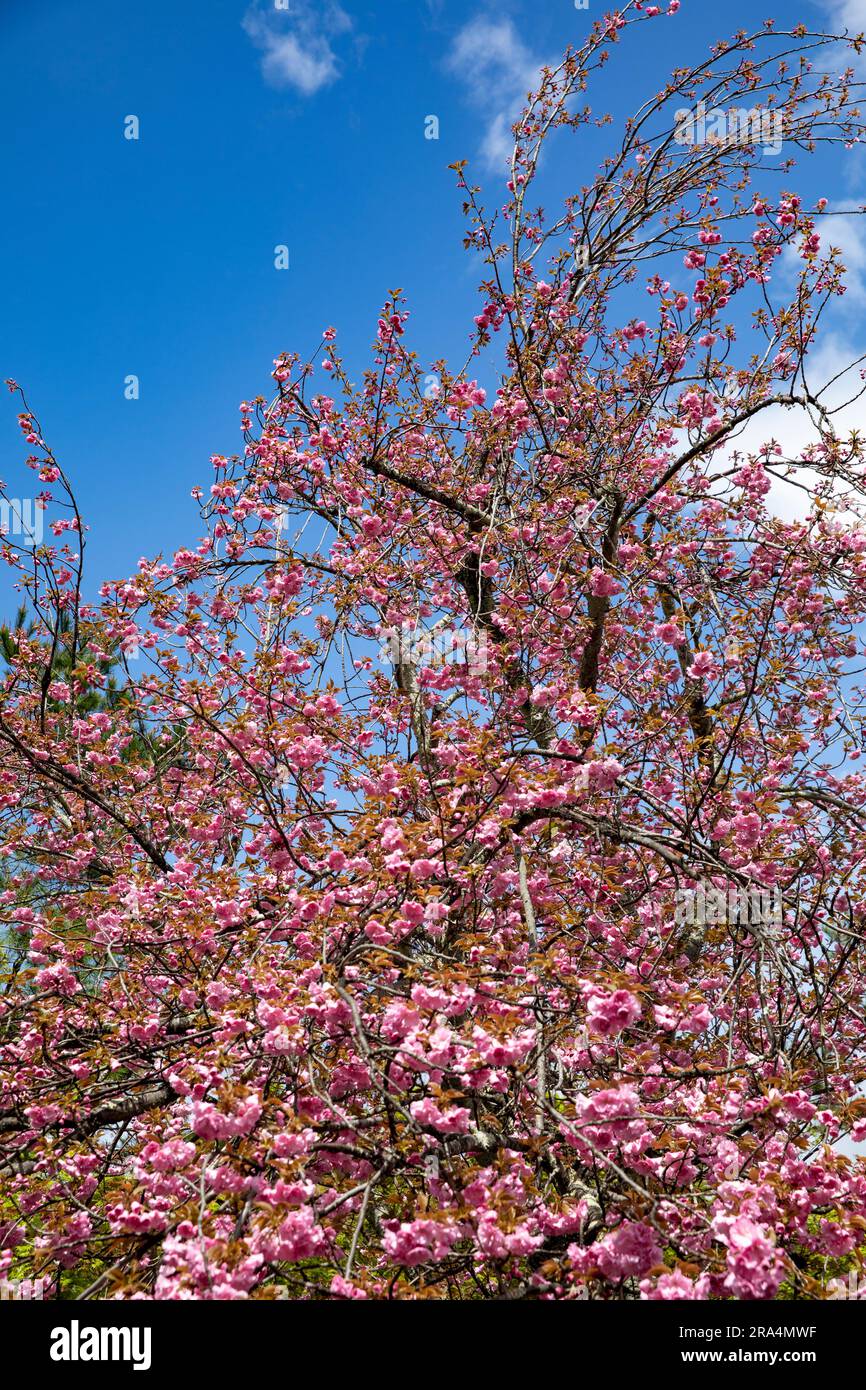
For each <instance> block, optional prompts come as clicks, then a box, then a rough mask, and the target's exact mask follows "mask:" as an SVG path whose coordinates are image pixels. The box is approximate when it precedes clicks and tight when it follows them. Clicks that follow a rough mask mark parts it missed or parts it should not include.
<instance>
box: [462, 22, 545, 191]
mask: <svg viewBox="0 0 866 1390" xmlns="http://www.w3.org/2000/svg"><path fill="white" fill-rule="evenodd" d="M446 67H447V68H448V70H449V72H452V73H453V74H454V76H455V77H457V78H458V79H459V80H460V81H461V82H462V83H463V85H464V87H465V88H466V92H467V95H468V96H469V99H470V101H472V102H473V104H474V105H475V106H477V107H478V108H479V110H481V111H482V112H483V113H484V115H485V117H486V120H487V130H486V132H485V135H484V139H483V140H482V143H481V154H482V157H483V158H484V160H485V161H486V162H487V163H488V164H490V165H492V166H496V167H499V168H501V166H502V165H503V164H504V163H505V162H507V160H508V159H509V158H510V156H511V151H512V148H513V145H514V140H513V137H512V135H511V125H512V122H513V121H514V120H515V119H516V117H517V115H518V114H519V111H520V107H521V105H522V103H523V100H524V98H525V97H526V94H527V93H528V92H529V91H530V90H531V89H532V88H533V87H535V86H536V85H537V82H538V78H539V74H540V70H541V63H540V62H539V61H538V59H536V58H533V56H532V54H531V53H530V51H529V49H528V48H527V47H526V45H525V44H524V42H523V40H522V39H521V37H520V35H519V34H518V33H517V30H516V29H515V27H514V24H513V23H512V21H511V20H510V19H491V18H488V17H487V16H484V15H479V16H477V17H476V18H475V19H472V20H470V21H469V23H468V24H465V25H464V26H463V28H462V29H461V30H460V32H459V33H458V34H457V36H456V37H455V39H454V42H453V43H452V45H451V49H450V52H449V54H448V57H447V59H446Z"/></svg>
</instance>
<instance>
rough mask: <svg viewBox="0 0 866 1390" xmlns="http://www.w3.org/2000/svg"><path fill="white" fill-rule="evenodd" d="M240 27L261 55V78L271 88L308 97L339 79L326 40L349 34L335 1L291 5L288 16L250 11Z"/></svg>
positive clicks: (300, 1) (257, 8) (303, 0)
mask: <svg viewBox="0 0 866 1390" xmlns="http://www.w3.org/2000/svg"><path fill="white" fill-rule="evenodd" d="M242 24H243V27H244V29H245V31H246V33H247V34H248V35H249V37H250V38H251V39H252V41H253V43H254V44H255V45H256V47H257V48H260V49H261V50H262V73H263V75H264V77H265V80H266V81H267V82H270V83H271V84H272V86H274V87H294V88H295V90H296V91H298V92H300V93H301V95H302V96H313V95H314V93H315V92H318V91H319V90H320V89H321V88H322V87H327V86H328V85H329V84H330V83H331V82H334V81H336V79H337V78H338V76H339V73H340V69H339V63H338V61H337V57H336V54H335V53H334V49H333V47H332V43H331V41H332V39H334V38H336V37H337V36H339V35H340V34H344V33H345V32H346V30H347V29H350V28H351V27H352V21H351V20H350V18H349V16H348V15H347V14H346V12H345V10H343V9H341V8H340V6H339V4H337V3H336V2H335V0H328V3H326V4H323V5H311V4H310V3H308V0H291V9H290V10H288V11H285V10H278V9H276V8H271V9H264V8H262V7H261V6H253V8H252V9H250V10H248V11H247V13H246V15H245V16H244V18H243V21H242Z"/></svg>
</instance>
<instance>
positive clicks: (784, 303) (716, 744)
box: [0, 0, 866, 1299]
mask: <svg viewBox="0 0 866 1390" xmlns="http://www.w3.org/2000/svg"><path fill="white" fill-rule="evenodd" d="M678 8H679V6H678V5H677V3H676V0H673V3H671V4H670V5H669V6H667V7H666V8H664V10H663V12H660V10H659V7H657V6H651V7H641V6H637V5H634V4H631V5H628V6H626V8H625V10H624V11H623V13H622V14H621V15H619V16H614V17H613V18H610V17H609V18H607V19H605V20H603V21H600V22H599V23H598V24H597V25H596V26H595V28H594V30H593V31H592V34H591V37H590V38H589V40H588V41H587V43H586V44H585V45H584V47H583V48H582V49H581V50H580V51H579V52H576V53H568V54H567V55H566V56H565V58H564V59H563V61H562V62H561V63H560V64H559V65H558V66H557V67H555V68H552V69H547V70H545V71H544V72H543V74H542V76H541V79H540V86H539V89H538V91H537V92H536V93H535V94H534V95H533V96H532V97H531V98H530V100H529V102H528V105H527V107H526V109H525V111H524V113H523V115H522V116H521V118H520V119H519V121H518V122H517V124H516V126H515V129H514V135H515V146H514V155H513V161H512V166H511V171H510V178H509V182H508V188H507V190H506V191H505V196H506V202H505V203H504V205H503V206H501V207H499V208H498V209H497V210H496V211H495V212H493V213H490V212H488V211H486V210H485V208H484V207H483V206H482V204H481V202H480V194H479V190H478V189H476V188H475V187H473V186H471V185H470V184H469V183H468V182H467V176H466V170H465V167H464V166H463V165H459V166H457V168H456V173H457V179H458V183H459V185H460V188H461V192H462V196H463V198H464V200H465V212H466V217H467V224H468V233H467V244H468V246H469V248H470V250H471V251H472V252H473V253H474V254H476V255H477V256H478V258H479V260H481V259H483V260H484V262H485V269H484V272H483V273H484V277H485V278H484V282H483V284H482V286H481V307H480V311H479V313H478V315H477V317H476V318H475V322H474V325H470V327H471V339H470V346H469V355H468V358H467V362H466V364H465V365H464V366H463V367H460V368H455V369H452V370H449V369H448V368H447V366H446V364H445V363H444V362H438V363H434V364H432V365H429V364H428V365H424V364H421V363H420V362H419V361H418V360H417V359H416V357H415V356H414V355H413V353H412V351H411V349H410V348H409V346H408V345H407V344H408V324H407V319H408V317H409V316H408V312H407V309H406V302H405V301H404V299H403V297H402V295H401V294H400V293H398V292H395V293H392V294H391V296H390V298H389V300H388V302H387V303H386V305H385V307H384V309H383V311H382V315H381V318H380V320H379V324H378V332H377V336H376V342H375V345H374V349H373V358H372V362H371V366H370V368H369V370H368V371H366V372H365V373H364V374H363V378H362V380H361V382H360V384H359V385H356V384H353V383H352V381H351V380H350V378H349V376H348V374H347V370H346V368H345V367H344V364H343V362H342V360H341V357H340V354H339V352H338V343H337V335H336V333H335V331H334V330H331V329H328V330H327V331H326V332H325V334H324V338H323V342H322V344H321V348H320V350H319V352H318V353H317V354H316V355H315V358H314V360H313V361H312V362H309V363H305V362H303V361H302V360H301V359H300V358H297V357H295V356H292V355H284V356H281V357H279V358H278V359H277V362H276V367H275V370H274V378H275V382H276V387H275V392H274V394H273V397H272V398H270V399H268V400H266V399H264V398H259V399H256V400H252V401H249V402H245V403H244V404H243V406H242V421H241V424H242V429H243V432H244V448H243V451H242V454H241V455H240V456H238V457H235V458H228V457H223V456H217V457H215V458H214V459H213V466H214V476H215V482H214V483H213V486H211V487H210V488H209V493H208V494H207V495H205V493H204V492H202V493H198V494H197V496H198V500H199V502H200V503H201V510H202V515H203V517H204V519H205V523H206V525H205V527H204V528H203V529H204V530H205V535H204V538H203V539H202V540H201V541H200V542H198V543H195V544H193V545H191V547H190V548H189V549H184V550H181V551H179V552H178V553H177V554H176V555H175V556H174V557H173V559H170V560H165V561H163V560H162V559H157V560H156V561H153V562H151V561H145V560H142V561H141V563H140V565H139V568H138V572H137V574H135V576H134V577H132V578H130V579H127V580H125V581H124V582H121V583H114V582H112V583H106V584H105V585H104V586H103V588H102V590H101V592H100V594H99V597H98V601H94V602H87V601H86V598H85V594H86V590H85V589H84V588H83V584H84V580H83V570H82V565H83V554H84V548H85V527H84V525H83V522H82V521H81V518H80V516H79V512H78V509H77V506H76V504H75V501H74V498H73V494H72V491H71V487H70V485H69V483H68V481H67V478H66V475H65V473H64V472H63V470H62V467H61V465H60V464H59V463H58V462H57V460H56V459H55V456H54V454H53V453H52V451H51V449H50V447H49V445H48V444H47V443H46V441H45V439H44V438H43V433H42V427H41V426H40V424H39V422H38V420H37V418H36V416H35V415H34V414H33V413H32V411H31V410H30V408H29V407H28V405H27V403H26V401H24V399H23V396H22V415H21V423H22V428H23V430H24V434H25V436H26V439H27V441H28V444H29V445H30V448H31V456H30V460H29V462H30V464H31V467H32V468H33V469H34V470H35V473H36V475H37V476H38V477H39V479H40V480H41V483H42V484H43V485H44V492H43V494H42V496H43V498H44V500H45V504H46V507H47V511H46V533H47V535H48V537H49V539H48V540H47V541H46V542H44V543H43V544H42V545H40V546H32V547H30V548H28V547H27V546H24V545H22V543H21V541H20V539H19V540H18V541H16V540H15V539H14V538H13V537H12V536H9V537H7V538H6V540H5V541H4V542H3V553H4V555H5V559H6V561H7V562H8V564H9V565H10V566H12V567H13V568H14V570H15V572H16V576H17V581H18V582H19V584H20V586H21V589H22V595H23V597H24V599H25V601H26V607H27V610H28V611H27V614H26V616H22V618H21V620H20V622H19V624H18V625H17V627H16V628H15V630H14V631H9V630H7V631H6V632H5V634H4V648H5V667H4V668H3V671H2V696H0V746H2V750H3V757H2V760H0V811H2V818H0V826H2V830H0V846H2V850H0V854H2V858H0V865H2V879H0V890H2V891H0V943H2V953H3V963H2V971H3V973H2V979H0V990H2V993H0V1172H2V1199H0V1274H5V1275H7V1276H8V1275H12V1276H15V1277H22V1276H41V1277H43V1278H45V1279H47V1280H48V1281H49V1282H50V1284H51V1287H52V1288H53V1289H54V1290H55V1292H58V1293H59V1296H60V1297H80V1296H82V1295H87V1296H88V1297H92V1296H99V1297H119V1298H132V1297H139V1298H140V1297H144V1298H155V1299H176V1298H202V1299H235V1298H273V1297H276V1296H278V1294H279V1292H280V1291H281V1290H285V1289H288V1292H289V1294H290V1295H291V1296H299V1297H304V1298H328V1297H334V1298H373V1299H386V1298H399V1299H412V1298H460V1299H467V1298H468V1299H473V1298H478V1299H483V1298H502V1297H512V1298H533V1297H538V1298H545V1299H558V1298H562V1299H575V1298H584V1297H587V1296H589V1297H592V1298H605V1299H611V1298H632V1299H633V1298H641V1297H643V1298H650V1299H659V1298H665V1299H669V1298H691V1299H693V1298H708V1297H718V1298H730V1297H733V1298H761V1299H772V1298H776V1297H785V1296H789V1297H791V1296H793V1297H806V1298H811V1297H815V1298H825V1297H828V1296H831V1295H832V1293H833V1291H834V1288H836V1287H837V1284H836V1282H834V1281H838V1280H840V1279H842V1278H847V1276H848V1272H849V1271H850V1270H851V1269H855V1270H858V1269H859V1261H860V1258H861V1252H862V1251H864V1249H866V1246H864V1230H866V1168H864V1166H863V1162H862V1160H859V1159H858V1158H856V1157H855V1156H854V1153H855V1146H856V1144H857V1143H858V1141H860V1140H862V1139H864V1138H866V1101H864V1099H863V1098H862V1096H861V1087H862V1083H863V1082H864V1080H866V1028H864V970H866V948H864V943H863V932H864V925H866V881H864V848H863V827H864V821H866V779H864V776H863V773H862V772H861V771H859V765H860V764H859V759H860V742H861V729H862V720H863V696H862V685H861V680H860V675H861V673H862V670H863V658H864V643H863V635H864V629H863V620H864V616H866V612H864V610H866V525H864V524H863V522H862V521H861V517H863V516H864V509H863V477H864V473H863V469H864V459H863V450H862V446H861V443H860V440H859V439H858V437H857V436H856V435H851V434H850V433H849V434H848V436H847V437H846V436H845V434H844V433H843V432H842V431H841V430H840V429H839V428H837V422H836V419H835V418H834V410H833V408H832V407H833V405H834V403H838V400H839V398H838V397H837V396H836V395H834V394H833V392H832V391H831V392H830V393H828V392H826V391H825V389H824V388H825V387H826V386H827V383H826V382H823V381H815V380H813V379H812V375H811V373H810V370H809V362H810V350H812V349H814V346H815V343H816V341H817V339H816V333H817V328H818V322H819V319H820V316H821V313H822V311H823V310H824V308H825V306H826V305H827V304H828V303H831V302H832V300H833V299H834V298H835V297H836V296H838V295H839V294H840V293H842V292H843V289H844V274H843V269H842V266H841V263H840V259H839V255H838V253H837V252H835V251H834V250H833V246H832V222H831V221H830V220H829V216H830V214H829V212H828V204H827V202H826V200H824V199H821V200H820V201H819V202H818V203H817V204H816V205H815V206H812V207H807V206H806V205H805V204H804V202H803V200H802V198H801V197H800V196H798V195H797V194H796V192H794V191H792V188H791V187H790V186H789V184H790V181H791V178H792V175H791V174H790V168H791V163H792V157H793V156H795V155H796V156H797V157H798V158H800V157H802V158H803V159H804V160H805V162H806V163H807V164H808V163H809V161H810V159H811V157H812V151H814V150H820V149H824V148H826V147H827V145H828V144H831V143H838V145H839V146H840V148H841V147H843V146H844V145H846V144H849V145H850V144H851V143H852V142H854V141H855V140H857V139H858V138H859V135H860V133H861V129H860V124H859V117H858V113H857V110H856V107H855V106H854V98H855V93H854V88H853V85H852V83H851V81H849V79H848V78H846V77H845V76H842V75H840V74H841V73H842V70H843V69H844V66H845V64H846V63H847V62H849V61H851V62H854V61H855V55H854V54H853V53H852V51H851V50H852V48H853V47H856V44H855V45H850V46H849V45H847V41H844V40H834V39H831V38H829V37H827V36H822V35H813V34H808V33H806V31H805V30H801V31H794V32H789V33H786V34H783V33H781V32H779V31H778V30H775V29H773V27H772V26H766V27H765V28H764V29H762V30H761V31H759V32H758V33H757V34H754V35H751V36H747V35H744V34H741V35H738V36H736V37H735V38H734V39H733V40H732V41H730V42H728V43H725V44H720V45H719V46H718V47H717V48H716V49H715V50H714V52H713V53H712V54H711V55H710V57H709V58H708V59H707V60H706V61H705V62H702V63H701V64H700V65H699V66H697V67H695V68H694V69H690V70H687V69H680V70H678V71H677V72H676V73H675V74H674V76H673V78H672V79H671V82H670V84H669V86H667V87H666V88H665V89H664V91H662V92H660V93H658V94H657V95H656V96H654V97H652V98H651V99H649V100H647V101H646V103H645V104H644V105H643V106H642V107H641V109H640V111H639V113H638V114H637V115H636V116H635V117H634V119H633V120H631V121H630V122H628V123H627V125H626V126H625V128H624V132H623V138H622V142H621V145H620V146H619V147H618V148H617V150H616V152H615V153H614V154H613V155H612V156H611V157H610V158H609V159H608V160H607V161H606V162H605V163H604V164H603V165H602V167H601V168H600V169H599V171H598V173H597V174H596V175H595V176H593V177H590V176H589V175H588V174H586V173H585V174H584V177H585V178H587V180H588V181H587V183H586V184H585V186H583V187H581V188H580V189H579V190H578V191H577V192H574V193H573V194H572V195H570V196H568V197H567V198H566V199H565V201H564V203H563V204H562V205H561V206H560V207H559V208H558V210H557V212H556V215H555V217H544V216H543V215H542V213H541V212H540V211H537V210H535V209H534V208H533V207H532V206H531V202H530V199H531V194H532V190H533V186H535V187H536V188H537V186H538V184H539V182H543V181H545V180H546V179H553V178H554V177H555V174H556V170H557V168H560V165H559V164H558V160H559V159H560V151H561V150H563V149H565V148H566V147H568V149H569V159H570V160H571V161H572V167H573V161H574V156H575V149H577V148H578V147H579V144H580V142H579V140H578V141H575V140H574V139H573V133H577V134H578V136H579V134H580V132H581V130H583V129H587V128H593V129H595V127H596V126H597V125H598V126H601V125H603V122H602V121H601V120H600V117H599V115H598V113H597V112H595V111H594V110H593V109H592V108H590V106H589V105H587V104H586V102H587V101H588V97H587V96H586V93H587V91H588V89H589V87H590V86H591V85H592V84H595V83H597V82H599V81H600V82H601V83H602V84H603V82H604V74H603V71H602V70H603V68H604V66H605V64H606V63H607V62H608V61H609V60H610V61H614V60H616V59H617V58H618V55H619V53H620V51H621V49H623V48H625V49H629V48H630V49H631V53H630V54H626V55H625V56H626V59H627V60H628V59H630V58H632V57H633V54H634V52H635V51H636V44H639V42H640V33H641V27H640V26H641V25H643V24H645V23H647V22H653V23H659V24H668V25H669V26H670V31H671V35H672V40H671V42H672V44H673V43H674V42H675V31H676V29H677V27H678V25H677V21H676V19H675V18H674V16H675V15H676V11H677V10H678ZM846 47H847V52H846ZM849 76H850V75H849ZM701 101H702V102H704V104H705V109H720V110H728V109H731V108H734V109H743V108H750V107H760V108H761V109H762V110H765V111H768V112H770V113H771V114H772V117H773V120H774V121H779V122H781V128H782V129H783V130H784V143H783V151H782V155H781V157H780V158H776V159H772V158H768V157H766V156H765V154H764V152H763V151H762V149H761V148H760V147H759V146H757V145H754V144H748V143H745V144H744V143H743V142H742V140H739V141H736V142H734V141H731V140H729V139H725V138H722V137H720V136H718V135H716V136H714V137H712V136H711V135H708V136H707V138H706V140H704V141H698V140H697V139H694V140H692V141H691V143H684V142H683V141H682V140H678V139H677V138H675V130H676V119H677V118H676V112H677V111H678V110H681V109H682V108H687V109H691V108H694V107H695V105H696V104H697V103H698V102H701ZM613 130H615V126H614V125H612V124H609V125H608V126H607V127H606V131H605V130H603V131H602V132H601V135H606V136H610V135H611V132H612V131H613ZM569 137H572V138H571V139H570V138H569ZM593 138H594V139H598V138H601V136H599V135H596V136H594V137H593ZM581 148H585V147H581ZM542 155H544V158H543V159H542ZM783 268H785V269H786V274H782V273H781V271H782V270H783ZM792 268H793V273H792ZM786 277H787V278H786ZM792 286H793V288H791V287H792ZM813 355H814V354H813ZM491 364H493V365H491ZM479 380H486V381H490V380H492V381H493V382H494V385H493V386H492V387H490V389H489V390H487V391H486V390H485V389H482V386H481V385H480V384H479ZM851 380H853V382H854V385H853V386H852V387H851V389H850V390H849V391H848V392H847V393H846V396H847V397H850V396H851V395H854V396H856V395H857V394H858V392H859V391H860V390H861V389H862V383H861V380H860V375H859V368H858V367H857V366H856V364H855V366H854V370H853V373H852V374H851V376H849V377H847V378H846V382H847V381H851ZM497 383H498V384H497ZM10 385H11V387H12V389H13V390H14V391H16V392H17V391H19V388H18V387H17V386H16V385H15V383H10ZM781 414H784V416H785V418H786V419H789V418H794V417H796V418H797V419H798V420H799V422H800V424H801V426H802V431H801V437H802V441H803V442H802V446H801V447H800V448H799V449H798V451H797V452H796V454H795V455H794V456H793V457H789V456H788V454H786V453H785V452H784V451H783V450H782V447H781V446H780V445H778V444H776V443H775V442H774V440H773V437H772V431H771V430H770V429H769V426H768V427H767V429H766V432H765V433H762V429H763V420H764V419H766V420H772V421H776V420H777V417H778V416H779V415H781ZM746 428H748V435H747V436H746V438H744V439H741V436H742V433H743V430H744V429H746ZM786 479H787V481H785V480H786ZM779 489H783V490H784V489H787V490H788V492H789V493H790V494H792V495H796V497H797V498H799V499H800V500H799V502H798V505H797V506H796V507H795V508H791V507H788V508H786V509H785V508H781V509H780V508H779V507H778V506H776V505H774V502H773V497H772V496H770V494H771V492H772V493H773V495H774V496H775V495H776V494H777V491H778V490H779ZM199 529H201V528H199ZM697 903H699V904H700V910H695V905H696V904H697ZM756 904H758V905H759V908H760V910H755V905H756Z"/></svg>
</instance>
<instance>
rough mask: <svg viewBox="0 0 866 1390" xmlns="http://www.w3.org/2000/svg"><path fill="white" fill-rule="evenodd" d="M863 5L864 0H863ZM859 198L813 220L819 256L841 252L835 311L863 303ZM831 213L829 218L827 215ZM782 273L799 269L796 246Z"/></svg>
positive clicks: (865, 232)
mask: <svg viewBox="0 0 866 1390" xmlns="http://www.w3.org/2000/svg"><path fill="white" fill-rule="evenodd" d="M863 3H864V4H866V0H863ZM861 201H862V200H861V199H851V200H846V201H845V202H840V203H835V202H834V203H829V204H828V205H827V211H826V214H825V215H824V216H823V217H819V218H818V219H817V220H816V230H817V232H818V234H819V236H820V237H821V255H826V253H827V251H828V250H829V249H830V247H831V246H835V247H837V248H838V250H839V251H841V253H842V264H843V265H844V266H845V272H846V273H845V275H844V276H843V280H844V283H845V286H846V293H845V295H844V296H843V298H842V299H840V300H838V301H836V306H835V307H836V308H839V309H844V308H846V306H847V307H849V308H851V307H855V306H856V307H862V305H863V303H864V301H866V213H857V212H850V211H848V209H850V208H851V206H852V203H854V204H856V205H859V203H860V202H861ZM831 214H832V216H831ZM781 265H782V268H783V270H785V271H787V272H789V273H791V274H796V273H798V272H799V271H801V270H802V269H803V261H802V258H801V257H800V254H799V251H798V250H797V247H796V245H792V244H791V243H789V244H788V245H787V246H786V247H785V250H784V252H783V255H782V261H781Z"/></svg>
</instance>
